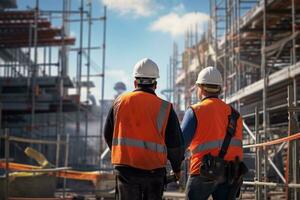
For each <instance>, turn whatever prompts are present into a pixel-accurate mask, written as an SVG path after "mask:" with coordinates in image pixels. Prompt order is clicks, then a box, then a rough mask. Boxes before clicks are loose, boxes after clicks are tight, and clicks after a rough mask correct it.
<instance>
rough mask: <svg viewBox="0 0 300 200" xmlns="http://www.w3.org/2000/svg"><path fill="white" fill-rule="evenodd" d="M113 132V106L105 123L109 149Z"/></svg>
mask: <svg viewBox="0 0 300 200" xmlns="http://www.w3.org/2000/svg"><path fill="white" fill-rule="evenodd" d="M113 133H114V108H113V106H112V107H111V108H110V110H109V112H108V115H107V118H106V121H105V125H104V138H105V141H106V144H107V145H108V147H109V149H111V145H112V138H113Z"/></svg>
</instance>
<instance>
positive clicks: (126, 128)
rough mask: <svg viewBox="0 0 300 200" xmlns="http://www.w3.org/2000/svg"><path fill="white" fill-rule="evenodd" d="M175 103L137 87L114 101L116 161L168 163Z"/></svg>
mask: <svg viewBox="0 0 300 200" xmlns="http://www.w3.org/2000/svg"><path fill="white" fill-rule="evenodd" d="M170 109H171V104H170V103H169V102H166V101H164V100H162V99H160V98H159V97H157V96H156V95H153V94H150V93H146V92H142V91H135V92H129V93H125V94H123V95H121V96H120V97H119V98H118V99H117V100H116V101H115V103H114V123H115V124H114V133H113V141H112V158H111V161H112V164H113V165H127V166H131V167H135V168H139V169H144V170H152V169H157V168H162V167H165V166H166V163H167V148H166V145H165V129H166V126H167V121H168V117H169V113H170Z"/></svg>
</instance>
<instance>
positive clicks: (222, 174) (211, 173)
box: [200, 108, 248, 185]
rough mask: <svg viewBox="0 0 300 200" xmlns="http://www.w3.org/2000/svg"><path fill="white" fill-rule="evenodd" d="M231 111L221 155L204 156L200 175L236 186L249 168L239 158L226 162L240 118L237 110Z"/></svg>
mask: <svg viewBox="0 0 300 200" xmlns="http://www.w3.org/2000/svg"><path fill="white" fill-rule="evenodd" d="M231 110H232V111H231V115H230V116H229V122H228V126H227V131H226V136H225V139H224V141H223V144H222V147H221V150H220V152H219V155H218V156H212V155H211V154H206V155H204V156H203V159H202V162H201V165H200V175H202V176H204V177H207V178H209V179H211V180H215V181H216V182H217V183H218V184H219V183H224V182H225V181H227V182H228V184H230V185H232V184H235V183H236V182H238V181H239V180H242V177H243V175H244V174H246V173H247V172H248V168H247V167H246V165H245V164H244V163H243V162H242V161H240V160H239V158H238V157H236V159H235V160H234V161H225V160H224V157H225V155H226V153H227V150H228V147H229V144H230V141H231V138H232V137H233V136H234V134H235V130H236V125H237V120H238V118H239V116H240V114H239V113H238V112H237V111H236V110H234V109H233V108H231ZM239 182H240V181H239Z"/></svg>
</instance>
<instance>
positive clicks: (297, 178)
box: [291, 0, 300, 199]
mask: <svg viewBox="0 0 300 200" xmlns="http://www.w3.org/2000/svg"><path fill="white" fill-rule="evenodd" d="M291 4H292V5H291V8H292V13H291V14H292V34H293V36H295V32H296V10H295V0H291ZM296 62H297V54H296V38H295V37H293V41H292V65H294V64H296ZM293 86H294V106H295V107H296V106H297V79H296V77H294V78H293ZM293 118H294V119H295V122H296V124H297V127H296V128H297V129H299V127H298V113H294V116H293ZM297 131H298V130H297ZM299 148H300V145H299V141H298V140H295V141H294V142H293V182H294V183H299V181H300V173H299V170H298V169H299V162H298V161H299V152H298V151H299ZM299 198H300V192H299V190H298V189H297V188H295V189H294V199H299Z"/></svg>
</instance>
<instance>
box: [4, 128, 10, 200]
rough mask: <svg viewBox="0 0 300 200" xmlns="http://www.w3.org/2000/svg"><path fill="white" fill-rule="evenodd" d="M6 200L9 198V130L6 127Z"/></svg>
mask: <svg viewBox="0 0 300 200" xmlns="http://www.w3.org/2000/svg"><path fill="white" fill-rule="evenodd" d="M4 148H5V169H6V170H5V200H8V199H9V131H8V129H5V147H4Z"/></svg>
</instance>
